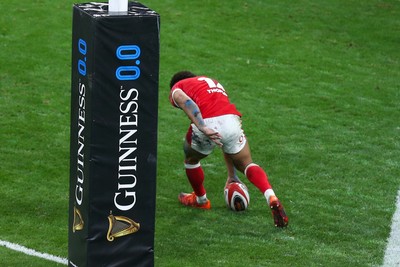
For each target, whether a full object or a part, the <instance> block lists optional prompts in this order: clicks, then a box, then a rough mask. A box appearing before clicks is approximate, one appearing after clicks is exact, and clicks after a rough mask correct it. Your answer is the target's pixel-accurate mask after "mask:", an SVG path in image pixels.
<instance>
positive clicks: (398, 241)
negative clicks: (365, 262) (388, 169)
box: [383, 190, 400, 267]
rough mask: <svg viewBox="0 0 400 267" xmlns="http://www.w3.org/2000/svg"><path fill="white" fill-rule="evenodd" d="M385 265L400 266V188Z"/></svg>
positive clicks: (386, 266) (384, 260) (388, 266)
mask: <svg viewBox="0 0 400 267" xmlns="http://www.w3.org/2000/svg"><path fill="white" fill-rule="evenodd" d="M383 266H384V267H400V190H399V191H398V192H397V201H396V211H395V212H394V215H393V219H392V230H391V232H390V236H389V239H388V244H387V247H386V252H385V257H384V259H383Z"/></svg>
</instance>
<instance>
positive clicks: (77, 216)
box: [72, 207, 85, 233]
mask: <svg viewBox="0 0 400 267" xmlns="http://www.w3.org/2000/svg"><path fill="white" fill-rule="evenodd" d="M84 225H85V223H84V221H83V219H82V214H81V212H80V211H79V210H78V209H77V208H76V207H74V223H73V225H72V232H74V233H75V231H80V230H82V229H83V226H84Z"/></svg>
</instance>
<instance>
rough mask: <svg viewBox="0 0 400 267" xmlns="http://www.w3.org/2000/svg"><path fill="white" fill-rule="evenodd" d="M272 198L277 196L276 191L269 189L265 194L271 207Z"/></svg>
mask: <svg viewBox="0 0 400 267" xmlns="http://www.w3.org/2000/svg"><path fill="white" fill-rule="evenodd" d="M271 196H275V192H274V190H272V189H267V190H265V192H264V197H265V198H266V199H267V203H268V205H269V198H270V197H271Z"/></svg>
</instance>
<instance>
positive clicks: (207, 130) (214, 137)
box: [199, 126, 222, 147]
mask: <svg viewBox="0 0 400 267" xmlns="http://www.w3.org/2000/svg"><path fill="white" fill-rule="evenodd" d="M199 130H200V131H201V132H202V133H204V134H205V135H207V137H208V138H210V139H211V141H213V142H214V143H216V144H217V145H218V146H219V147H222V143H221V139H222V136H221V135H220V134H219V133H218V132H216V131H214V130H213V129H210V128H208V127H206V126H204V127H202V128H201V129H199Z"/></svg>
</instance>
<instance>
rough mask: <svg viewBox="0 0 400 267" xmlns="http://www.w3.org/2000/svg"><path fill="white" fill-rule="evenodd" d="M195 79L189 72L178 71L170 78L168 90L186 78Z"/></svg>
mask: <svg viewBox="0 0 400 267" xmlns="http://www.w3.org/2000/svg"><path fill="white" fill-rule="evenodd" d="M192 77H196V75H195V74H194V73H192V72H190V71H187V70H184V71H179V72H177V73H175V74H174V76H172V78H171V81H170V83H169V88H170V89H171V88H172V87H173V86H174V85H175V84H176V83H177V82H179V81H181V80H184V79H187V78H192Z"/></svg>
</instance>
